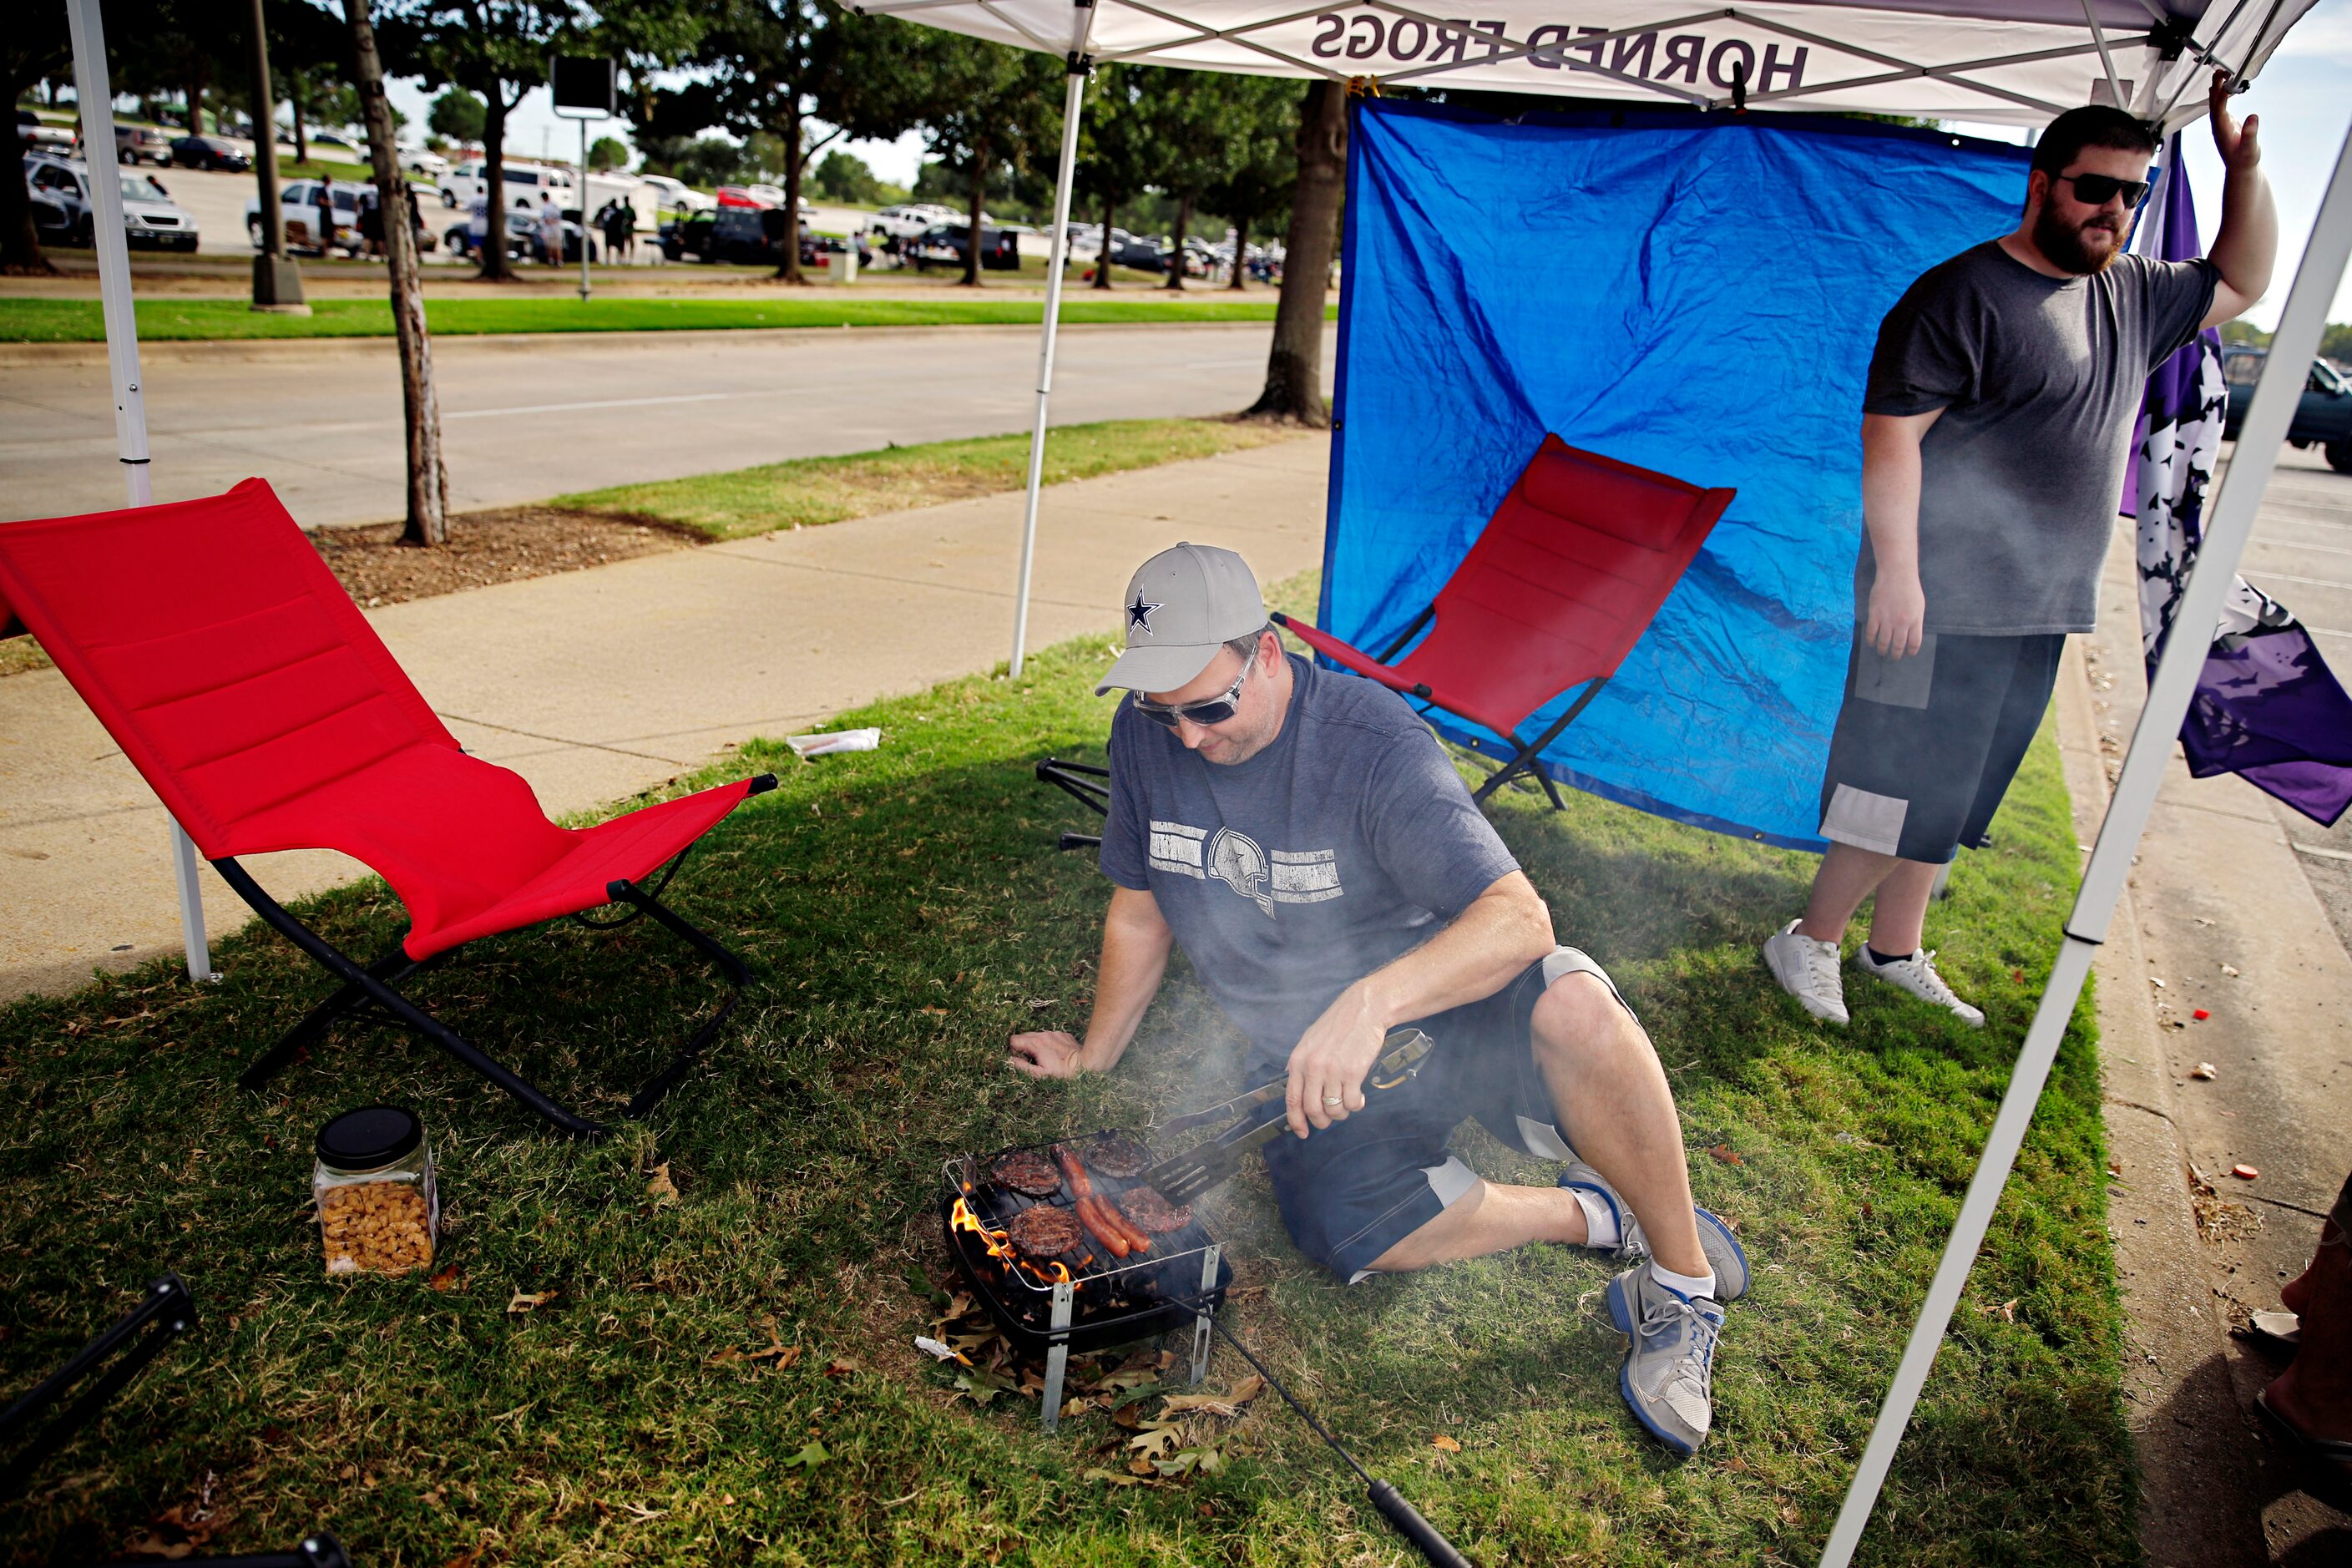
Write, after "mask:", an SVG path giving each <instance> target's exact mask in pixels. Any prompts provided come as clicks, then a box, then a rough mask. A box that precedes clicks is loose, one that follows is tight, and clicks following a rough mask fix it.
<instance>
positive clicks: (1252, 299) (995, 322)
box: [0, 289, 1336, 343]
mask: <svg viewBox="0 0 2352 1568" xmlns="http://www.w3.org/2000/svg"><path fill="white" fill-rule="evenodd" d="M1274 307H1275V300H1274V296H1273V295H1272V294H1271V293H1269V292H1266V291H1264V290H1261V291H1259V292H1257V293H1255V294H1252V295H1250V296H1248V297H1246V298H1242V299H1235V298H1233V297H1231V296H1229V295H1218V294H1209V293H1206V292H1202V293H1192V294H1187V295H1184V296H1182V297H1181V298H1176V297H1169V298H1161V297H1159V296H1155V295H1150V294H1141V293H1135V292H1129V293H1123V294H1118V295H1115V296H1113V297H1111V298H1109V299H1103V298H1100V297H1091V298H1090V297H1088V295H1087V293H1086V292H1085V291H1083V290H1076V289H1074V290H1072V291H1071V292H1070V293H1068V294H1066V295H1065V296H1064V297H1063V300H1062V320H1063V321H1066V322H1069V323H1072V324H1074V325H1075V324H1089V323H1111V324H1116V325H1136V324H1139V323H1151V322H1160V321H1272V320H1274ZM138 314H139V336H140V339H141V341H142V342H179V341H186V340H192V339H193V340H210V339H219V338H374V337H390V336H391V335H392V307H391V306H390V304H388V303H387V302H385V301H384V300H313V301H312V302H311V306H310V315H308V316H278V315H270V314H267V313H264V312H261V311H257V310H251V309H249V308H247V304H246V302H245V301H244V300H171V299H164V300H140V301H139V302H138ZM1327 314H1331V315H1332V316H1333V319H1336V308H1334V309H1333V310H1332V311H1329V312H1327ZM425 317H426V319H427V321H430V322H431V324H432V329H433V331H436V332H437V333H440V334H442V335H444V336H450V337H470V336H478V335H484V334H489V333H506V332H660V331H683V330H686V329H688V328H709V327H833V328H836V329H837V328H841V327H845V326H849V327H948V326H1021V325H1024V324H1030V323H1034V322H1036V321H1042V320H1044V318H1045V302H1044V301H1043V300H1041V299H1038V298H1036V297H1034V296H1030V295H1013V294H1008V295H1006V296H1002V297H997V298H990V297H988V296H987V295H985V294H982V295H981V296H979V297H977V298H974V297H969V296H967V297H962V298H942V299H938V300H865V299H859V298H856V296H854V295H852V296H844V295H842V294H840V293H838V292H829V291H814V292H808V293H787V294H782V295H780V296H779V297H777V298H775V299H772V300H623V299H602V300H598V299H591V300H585V301H583V300H567V299H529V300H426V301H425ZM105 338H106V323H105V321H104V319H103V318H102V316H101V315H100V309H99V302H98V301H97V300H26V299H0V342H19V343H90V342H104V341H105Z"/></svg>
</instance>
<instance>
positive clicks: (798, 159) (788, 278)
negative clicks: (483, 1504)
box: [776, 93, 808, 284]
mask: <svg viewBox="0 0 2352 1568" xmlns="http://www.w3.org/2000/svg"><path fill="white" fill-rule="evenodd" d="M792 100H793V102H792V107H791V108H790V109H789V110H786V111H785V113H784V135H783V142H784V253H783V255H782V256H781V257H779V258H777V260H776V281H777V282H779V283H793V284H801V283H806V282H807V281H808V279H805V278H803V277H802V276H801V164H802V163H803V157H802V153H801V107H800V95H799V94H798V93H793V95H792Z"/></svg>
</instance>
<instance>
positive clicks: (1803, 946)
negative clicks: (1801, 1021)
mask: <svg viewBox="0 0 2352 1568" xmlns="http://www.w3.org/2000/svg"><path fill="white" fill-rule="evenodd" d="M1800 924H1801V921H1790V922H1789V923H1788V924H1787V925H1785V926H1782V927H1781V928H1780V932H1779V934H1777V935H1775V936H1771V937H1768V938H1767V939H1766V940H1765V942H1764V966H1765V967H1766V968H1768V969H1769V970H1770V971H1771V972H1772V978H1773V979H1775V980H1777V981H1779V982H1780V989H1781V990H1783V991H1786V992H1787V993H1788V994H1790V995H1791V996H1794V997H1795V998H1796V999H1797V1000H1798V1001H1799V1002H1801V1003H1802V1004H1803V1005H1804V1008H1805V1011H1806V1012H1808V1013H1811V1015H1812V1016H1814V1017H1816V1018H1821V1019H1824V1020H1826V1021H1827V1022H1829V1023H1832V1024H1843V1023H1844V1022H1845V981H1844V979H1843V977H1842V976H1840V975H1839V973H1838V947H1837V943H1835V942H1815V941H1814V940H1813V939H1812V938H1811V937H1809V936H1802V935H1800V934H1799V933H1798V931H1797V927H1798V926H1799V925H1800ZM1873 973H1877V972H1876V971H1874V972H1873Z"/></svg>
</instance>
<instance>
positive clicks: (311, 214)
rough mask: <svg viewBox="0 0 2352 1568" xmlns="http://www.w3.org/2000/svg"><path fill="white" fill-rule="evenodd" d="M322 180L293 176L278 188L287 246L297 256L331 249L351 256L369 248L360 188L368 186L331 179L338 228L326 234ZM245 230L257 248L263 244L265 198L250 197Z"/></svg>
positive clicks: (329, 190)
mask: <svg viewBox="0 0 2352 1568" xmlns="http://www.w3.org/2000/svg"><path fill="white" fill-rule="evenodd" d="M319 184H320V182H318V181H317V180H289V182H287V183H286V184H284V185H282V186H280V187H278V216H279V217H280V219H281V220H282V221H283V222H284V223H285V225H286V248H287V250H288V252H289V254H292V255H297V256H324V255H326V254H327V253H328V252H329V251H331V250H341V251H342V252H343V253H344V254H345V255H347V256H357V255H359V254H360V253H361V252H362V250H363V249H365V248H366V242H365V241H364V240H362V238H361V237H360V192H361V191H362V190H364V189H365V188H366V187H365V186H363V185H359V184H352V182H350V181H347V180H329V181H327V182H326V184H327V199H328V201H329V202H331V203H332V204H333V205H334V209H335V232H334V233H333V234H331V235H328V236H326V237H324V243H321V237H320V233H319ZM245 232H246V234H247V236H249V237H251V238H252V240H253V248H254V249H256V250H259V249H260V248H261V198H260V197H258V196H255V197H252V198H249V199H248V200H247V202H246V204H245Z"/></svg>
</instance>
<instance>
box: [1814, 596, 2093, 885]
mask: <svg viewBox="0 0 2352 1568" xmlns="http://www.w3.org/2000/svg"><path fill="white" fill-rule="evenodd" d="M2065 646H2066V635H2065V634H2064V633H2063V632H2051V633H2043V634H2039V635H2035V636H2032V637H1950V636H1945V635H1942V634H1939V633H1936V632H1929V633H1928V634H1927V637H1926V638H1925V639H1923V640H1922V642H1921V643H1920V646H1919V651H1918V652H1917V653H1916V654H1913V655H1912V656H1911V657H1910V658H1886V657H1885V656H1884V655H1882V654H1879V653H1876V652H1874V651H1873V650H1872V648H1871V647H1870V645H1869V644H1868V643H1867V642H1864V640H1863V637H1862V634H1861V633H1860V632H1859V631H1857V632H1856V633H1855V634H1854V638H1853V653H1852V655H1851V656H1850V657H1849V658H1848V659H1847V663H1846V682H1845V703H1844V706H1843V707H1842V708H1840V709H1839V710H1838V720H1837V731H1836V732H1835V733H1834V734H1833V735H1832V736H1831V737H1830V761H1829V767H1828V769H1827V770H1826V771H1825V772H1824V773H1822V828H1821V832H1822V837H1824V838H1826V839H1829V840H1830V841H1831V842H1832V843H1836V844H1851V845H1853V846H1854V847H1856V848H1858V849H1872V850H1875V851H1877V852H1878V853H1879V854H1881V855H1895V856H1899V857H1901V858H1903V859H1906V860H1920V861H1926V862H1927V863H1929V864H1933V865H1942V864H1943V863H1944V862H1946V861H1948V860H1949V859H1951V858H1952V857H1953V856H1954V855H1955V854H1957V853H1958V851H1959V850H1960V849H1962V848H1969V849H1975V848H1980V847H1983V845H1984V843H1985V831H1986V829H1988V828H1990V826H1992V817H1993V813H1994V812H1996V811H1998V810H2000V799H2001V796H2002V795H2006V794H2008V793H2009V782H2010V780H2011V779H2012V778H2015V777H2016V776H2017V767H2018V764H2019V763H2021V762H2023V761H2024V760H2025V752H2026V748H2027V747H2029V746H2031V745H2032V744H2033V735H2034V731H2037V730H2039V729H2040V728H2041V727H2042V712H2043V711H2044V710H2046V709H2047V708H2048V707H2049V706H2050V692H2051V689H2052V688H2053V687H2054V686H2055V685H2056V684H2057V682H2058V656H2059V654H2060V653H2061V652H2062V651H2063V649H2064V648H2065Z"/></svg>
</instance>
